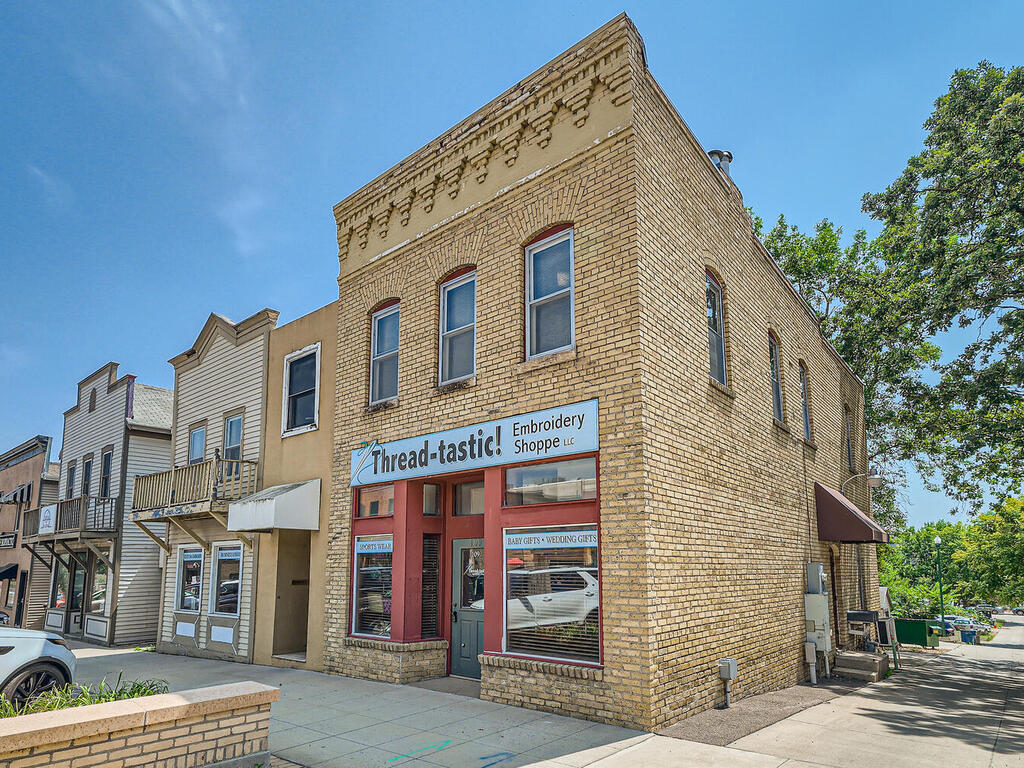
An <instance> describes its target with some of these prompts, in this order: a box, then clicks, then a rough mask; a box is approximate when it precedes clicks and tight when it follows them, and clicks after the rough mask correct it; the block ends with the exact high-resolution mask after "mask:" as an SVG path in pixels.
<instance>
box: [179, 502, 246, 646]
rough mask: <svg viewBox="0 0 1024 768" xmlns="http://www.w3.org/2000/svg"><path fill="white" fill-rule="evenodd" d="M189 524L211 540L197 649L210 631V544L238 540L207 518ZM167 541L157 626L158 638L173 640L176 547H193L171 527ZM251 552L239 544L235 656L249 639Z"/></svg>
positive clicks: (235, 541) (211, 545)
mask: <svg viewBox="0 0 1024 768" xmlns="http://www.w3.org/2000/svg"><path fill="white" fill-rule="evenodd" d="M189 525H190V526H191V527H192V528H193V529H194V530H195V532H196V533H197V534H198V535H199V536H200V537H202V538H203V539H205V540H206V541H208V542H210V551H209V552H208V553H206V554H205V555H204V559H203V589H202V603H201V606H200V618H199V624H198V626H197V627H196V641H197V644H198V646H199V648H200V649H204V648H205V647H206V638H207V637H208V634H209V622H208V620H207V616H208V614H209V611H210V585H211V583H212V581H213V567H214V563H213V547H214V546H215V545H216V544H217V543H218V542H231V543H240V542H238V539H236V538H235V537H234V535H233V534H231V533H228V532H227V531H225V530H224V528H223V527H221V525H220V524H219V523H217V522H216V521H214V520H209V519H195V520H190V521H189ZM168 533H169V538H168V544H169V545H170V547H171V554H170V555H168V556H167V567H166V568H164V588H163V622H162V623H161V625H160V640H161V641H162V642H167V643H169V642H171V641H173V640H174V607H175V606H174V599H175V591H176V585H177V580H178V552H179V548H180V547H181V546H182V545H184V546H186V547H196V546H197V545H196V543H195V541H193V540H192V539H190V538H189V537H188V536H186V535H185V534H183V533H182V532H181V531H180V530H178V529H177V528H173V527H172V528H171V529H170V531H169V532H168ZM253 562H254V561H253V553H252V552H251V551H250V550H249V549H248V548H247V547H245V546H242V574H241V576H242V578H241V584H239V589H238V593H239V594H238V597H239V600H238V604H239V624H238V656H239V657H245V656H247V655H248V653H249V645H250V643H251V638H250V636H249V632H250V628H251V627H250V625H251V622H250V620H249V618H250V616H251V615H252V591H253Z"/></svg>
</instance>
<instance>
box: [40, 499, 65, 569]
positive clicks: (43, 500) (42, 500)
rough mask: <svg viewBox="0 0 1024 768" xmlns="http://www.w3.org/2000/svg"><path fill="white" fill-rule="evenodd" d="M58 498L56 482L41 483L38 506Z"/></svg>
mask: <svg viewBox="0 0 1024 768" xmlns="http://www.w3.org/2000/svg"><path fill="white" fill-rule="evenodd" d="M58 499H60V496H59V495H58V494H57V484H56V483H54V482H48V483H43V484H42V486H41V487H40V488H39V506H45V505H47V504H56V503H57V501H58ZM40 567H42V566H40Z"/></svg>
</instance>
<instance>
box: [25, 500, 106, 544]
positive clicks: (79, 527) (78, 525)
mask: <svg viewBox="0 0 1024 768" xmlns="http://www.w3.org/2000/svg"><path fill="white" fill-rule="evenodd" d="M39 513H40V510H38V509H30V510H28V511H27V512H25V514H24V516H23V517H22V531H21V535H22V538H29V537H35V536H40V535H41V536H65V535H67V534H74V533H78V534H82V533H108V532H110V533H112V532H114V531H116V530H117V499H116V498H105V497H99V496H76V497H75V498H73V499H64V500H63V501H58V502H57V514H56V518H55V520H54V527H53V530H52V531H44V532H43V533H42V534H40V532H39Z"/></svg>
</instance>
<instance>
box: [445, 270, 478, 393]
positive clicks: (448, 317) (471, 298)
mask: <svg viewBox="0 0 1024 768" xmlns="http://www.w3.org/2000/svg"><path fill="white" fill-rule="evenodd" d="M439 349H440V358H441V359H440V361H439V363H438V366H439V376H438V380H439V383H441V384H450V383H452V382H455V381H461V380H463V379H468V378H469V377H471V376H472V375H473V374H474V373H475V372H476V272H470V273H468V274H465V275H460V276H458V277H456V278H454V279H452V280H449V281H448V282H447V283H445V284H444V285H442V286H441V340H440V344H439Z"/></svg>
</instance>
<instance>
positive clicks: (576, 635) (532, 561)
mask: <svg viewBox="0 0 1024 768" xmlns="http://www.w3.org/2000/svg"><path fill="white" fill-rule="evenodd" d="M597 538H598V534H597V527H596V526H594V525H587V526H568V527H547V528H519V529H508V530H506V531H505V541H504V545H505V556H504V557H503V558H502V559H503V561H504V562H505V574H504V575H505V626H504V648H505V651H507V652H509V653H519V654H523V655H527V656H538V657H542V658H549V659H557V660H570V661H582V662H587V663H591V664H599V663H600V661H601V630H600V617H601V588H600V587H601V585H600V569H599V567H598V557H597Z"/></svg>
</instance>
